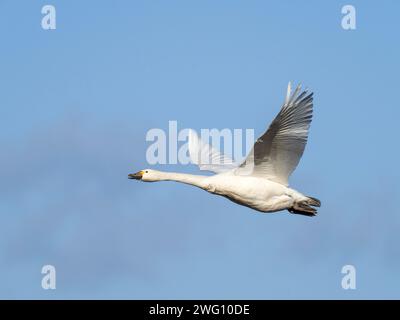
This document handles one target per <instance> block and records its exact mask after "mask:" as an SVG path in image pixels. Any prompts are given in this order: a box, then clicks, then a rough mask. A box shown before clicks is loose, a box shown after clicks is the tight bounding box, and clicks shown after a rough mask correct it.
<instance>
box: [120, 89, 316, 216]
mask: <svg viewBox="0 0 400 320" xmlns="http://www.w3.org/2000/svg"><path fill="white" fill-rule="evenodd" d="M300 90H301V87H300V85H299V86H297V88H296V90H295V91H294V93H293V94H291V86H290V83H289V85H288V89H287V95H286V99H285V102H284V104H283V106H282V108H281V110H280V112H279V113H278V115H277V116H276V118H275V119H274V121H273V122H272V123H271V125H270V127H269V128H268V130H267V131H266V132H265V133H264V134H263V135H262V136H261V137H260V138H259V139H257V141H256V142H255V143H254V146H253V148H252V150H251V152H250V153H249V155H248V156H247V158H246V160H245V161H244V162H243V163H241V164H240V165H238V166H235V165H234V163H233V161H232V160H231V159H229V157H227V156H225V155H222V154H221V153H219V152H218V151H216V150H215V149H214V148H212V147H211V146H210V145H208V144H205V143H204V142H202V141H201V140H200V139H199V138H198V136H197V134H196V133H195V132H193V131H191V132H190V135H189V154H190V157H191V159H192V162H194V163H195V164H197V165H198V166H199V167H200V169H202V170H209V171H214V172H217V174H215V175H213V176H199V175H192V174H183V173H174V172H161V171H156V170H151V169H145V170H141V171H139V172H137V173H134V174H129V175H128V177H129V178H130V179H136V180H141V181H146V182H155V181H177V182H181V183H186V184H190V185H193V186H196V187H199V188H201V189H204V190H206V191H208V192H210V193H213V194H217V195H221V196H224V197H226V198H228V199H229V200H231V201H233V202H235V203H238V204H240V205H244V206H247V207H250V208H252V209H255V210H258V211H261V212H275V211H280V210H285V209H287V210H288V211H289V212H291V213H296V214H302V215H306V216H314V215H316V213H317V210H316V209H315V208H313V207H319V206H320V205H321V202H320V201H319V200H318V199H316V198H313V197H309V196H305V195H303V194H301V193H300V192H298V191H296V190H294V189H291V188H289V187H288V178H289V176H290V174H291V173H292V172H293V170H294V169H295V168H296V166H297V164H298V163H299V160H300V158H301V156H302V154H303V151H304V148H305V145H306V142H307V137H308V130H309V127H310V123H311V119H312V111H313V97H312V96H313V93H308V92H307V91H303V92H301V93H300ZM201 159H211V161H205V162H202V161H201Z"/></svg>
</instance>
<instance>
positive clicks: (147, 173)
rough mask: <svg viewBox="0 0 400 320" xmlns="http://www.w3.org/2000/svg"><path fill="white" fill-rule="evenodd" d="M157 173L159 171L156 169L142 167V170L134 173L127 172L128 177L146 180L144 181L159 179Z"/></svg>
mask: <svg viewBox="0 0 400 320" xmlns="http://www.w3.org/2000/svg"><path fill="white" fill-rule="evenodd" d="M158 173H159V172H158V171H156V170H151V169H144V170H140V171H138V172H136V173H131V174H128V178H129V179H135V180H142V181H146V182H154V181H159V180H160V176H159V174H158Z"/></svg>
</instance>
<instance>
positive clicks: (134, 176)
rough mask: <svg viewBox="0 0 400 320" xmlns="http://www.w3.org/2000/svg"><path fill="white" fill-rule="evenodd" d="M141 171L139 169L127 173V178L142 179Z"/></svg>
mask: <svg viewBox="0 0 400 320" xmlns="http://www.w3.org/2000/svg"><path fill="white" fill-rule="evenodd" d="M142 176H143V172H142V171H139V172H136V173H131V174H128V179H135V180H142Z"/></svg>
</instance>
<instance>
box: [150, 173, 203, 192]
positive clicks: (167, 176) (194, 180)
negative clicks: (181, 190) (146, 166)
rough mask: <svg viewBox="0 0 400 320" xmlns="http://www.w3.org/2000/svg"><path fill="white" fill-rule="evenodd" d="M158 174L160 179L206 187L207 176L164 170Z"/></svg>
mask: <svg viewBox="0 0 400 320" xmlns="http://www.w3.org/2000/svg"><path fill="white" fill-rule="evenodd" d="M157 174H158V179H157V180H158V181H177V182H181V183H185V184H190V185H192V186H196V187H199V188H202V189H204V188H205V187H206V184H205V183H204V180H205V179H206V178H207V176H198V175H194V174H186V173H176V172H162V171H159V172H158V173H157Z"/></svg>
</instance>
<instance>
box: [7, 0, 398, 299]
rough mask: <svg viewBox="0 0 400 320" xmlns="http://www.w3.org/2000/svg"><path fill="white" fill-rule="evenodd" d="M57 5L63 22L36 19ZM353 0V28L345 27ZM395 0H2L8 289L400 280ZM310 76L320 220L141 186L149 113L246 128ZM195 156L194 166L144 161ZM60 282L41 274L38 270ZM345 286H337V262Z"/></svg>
mask: <svg viewBox="0 0 400 320" xmlns="http://www.w3.org/2000/svg"><path fill="white" fill-rule="evenodd" d="M46 4H52V5H54V6H55V8H56V10H57V11H56V12H57V29H56V30H50V31H45V30H43V29H42V28H41V19H42V14H41V8H42V6H43V5H46ZM345 4H352V5H354V6H355V8H356V10H357V11H356V12H357V29H356V30H352V31H345V30H343V29H342V28H341V17H342V14H341V8H342V6H343V5H345ZM399 9H400V4H399V3H398V2H397V1H388V0H387V1H383V2H377V1H351V2H343V1H329V2H324V3H322V2H320V1H306V2H295V1H268V2H267V1H243V0H236V1H228V0H218V1H211V0H207V1H176V0H171V1H160V0H158V1H156V0H154V1H102V2H100V1H84V2H81V1H46V2H45V1H29V2H28V1H20V0H19V1H11V0H10V1H4V0H3V1H0V16H1V18H0V35H1V39H2V45H1V72H0V88H1V94H0V106H1V117H0V123H1V135H0V144H1V149H2V155H1V158H0V176H1V180H0V189H1V192H0V198H1V200H0V209H1V216H0V217H1V223H0V297H1V298H12V299H15V298H35V299H62V298H67V299H68V298H78V299H80V298H112V299H113V298H123V299H130V298H132V299H135V298H136V299H139V298H165V299H172V298H186V299H191V298H210V299H213V298H227V299H229V298H233V299H274V298H286V299H293V298H305V299H307V298H319V299H326V298H340V299H342V298H343V299H355V298H400V289H399V288H400V277H399V270H400V249H399V242H400V233H399V229H400V212H399V208H398V200H399V198H400V191H399V185H398V180H399V178H400V174H399V170H398V169H397V167H398V163H400V152H399V150H398V119H399V116H400V111H399V110H400V109H399V99H398V97H397V92H398V82H399V61H398V57H399V56H400V45H399V42H398V41H397V38H398V34H397V31H398V30H399V20H398V12H399ZM289 80H292V81H294V82H295V83H297V82H301V83H303V84H304V85H306V86H308V87H309V88H311V89H312V90H313V91H314V92H315V100H314V107H315V113H314V120H313V123H312V126H311V132H310V137H309V143H308V145H307V147H306V151H305V154H304V156H303V158H302V160H301V162H300V164H299V166H298V168H297V170H296V171H295V172H294V174H293V176H292V177H291V181H290V182H291V186H293V187H294V188H295V189H298V190H300V191H302V192H303V193H305V194H309V195H312V196H315V197H317V198H319V199H321V201H322V208H321V209H320V210H319V215H318V217H316V218H311V219H310V218H307V217H303V216H297V215H290V214H289V213H287V212H282V213H279V214H267V215H262V214H259V213H257V212H255V211H252V210H250V209H248V208H245V207H241V206H238V205H236V204H234V203H231V202H229V201H227V200H226V199H223V198H220V197H216V196H211V195H209V194H207V193H206V192H204V191H202V190H199V189H197V188H192V187H189V186H185V185H179V184H174V183H159V184H144V183H137V182H136V181H131V180H128V179H127V174H128V173H130V172H133V171H136V170H139V169H142V168H146V167H148V166H149V165H148V164H147V163H146V157H145V152H146V149H147V147H148V146H149V143H148V142H146V141H145V135H146V132H147V131H148V130H149V129H151V128H161V129H165V130H166V129H167V128H168V121H170V120H176V121H178V125H179V128H180V129H183V128H187V127H192V128H195V129H200V128H219V129H223V128H243V129H245V128H254V130H255V133H256V135H259V134H261V133H262V132H263V131H264V130H265V128H266V127H267V126H268V125H269V123H270V121H271V120H272V119H273V117H274V116H275V114H276V113H277V111H278V110H279V107H280V104H281V102H282V101H283V98H284V94H285V90H286V85H287V83H288V81H289ZM155 168H158V169H161V170H163V169H165V170H176V171H180V172H184V171H191V172H196V171H195V168H193V167H192V166H186V167H185V166H182V165H168V166H155ZM45 264H51V265H54V266H55V267H56V270H57V289H56V290H43V289H42V288H41V279H42V274H41V268H42V266H43V265H45ZM346 264H352V265H354V266H355V267H356V270H357V289H356V290H347V291H346V290H343V289H342V288H341V279H342V276H343V275H342V274H341V272H340V271H341V268H342V266H343V265H346Z"/></svg>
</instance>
